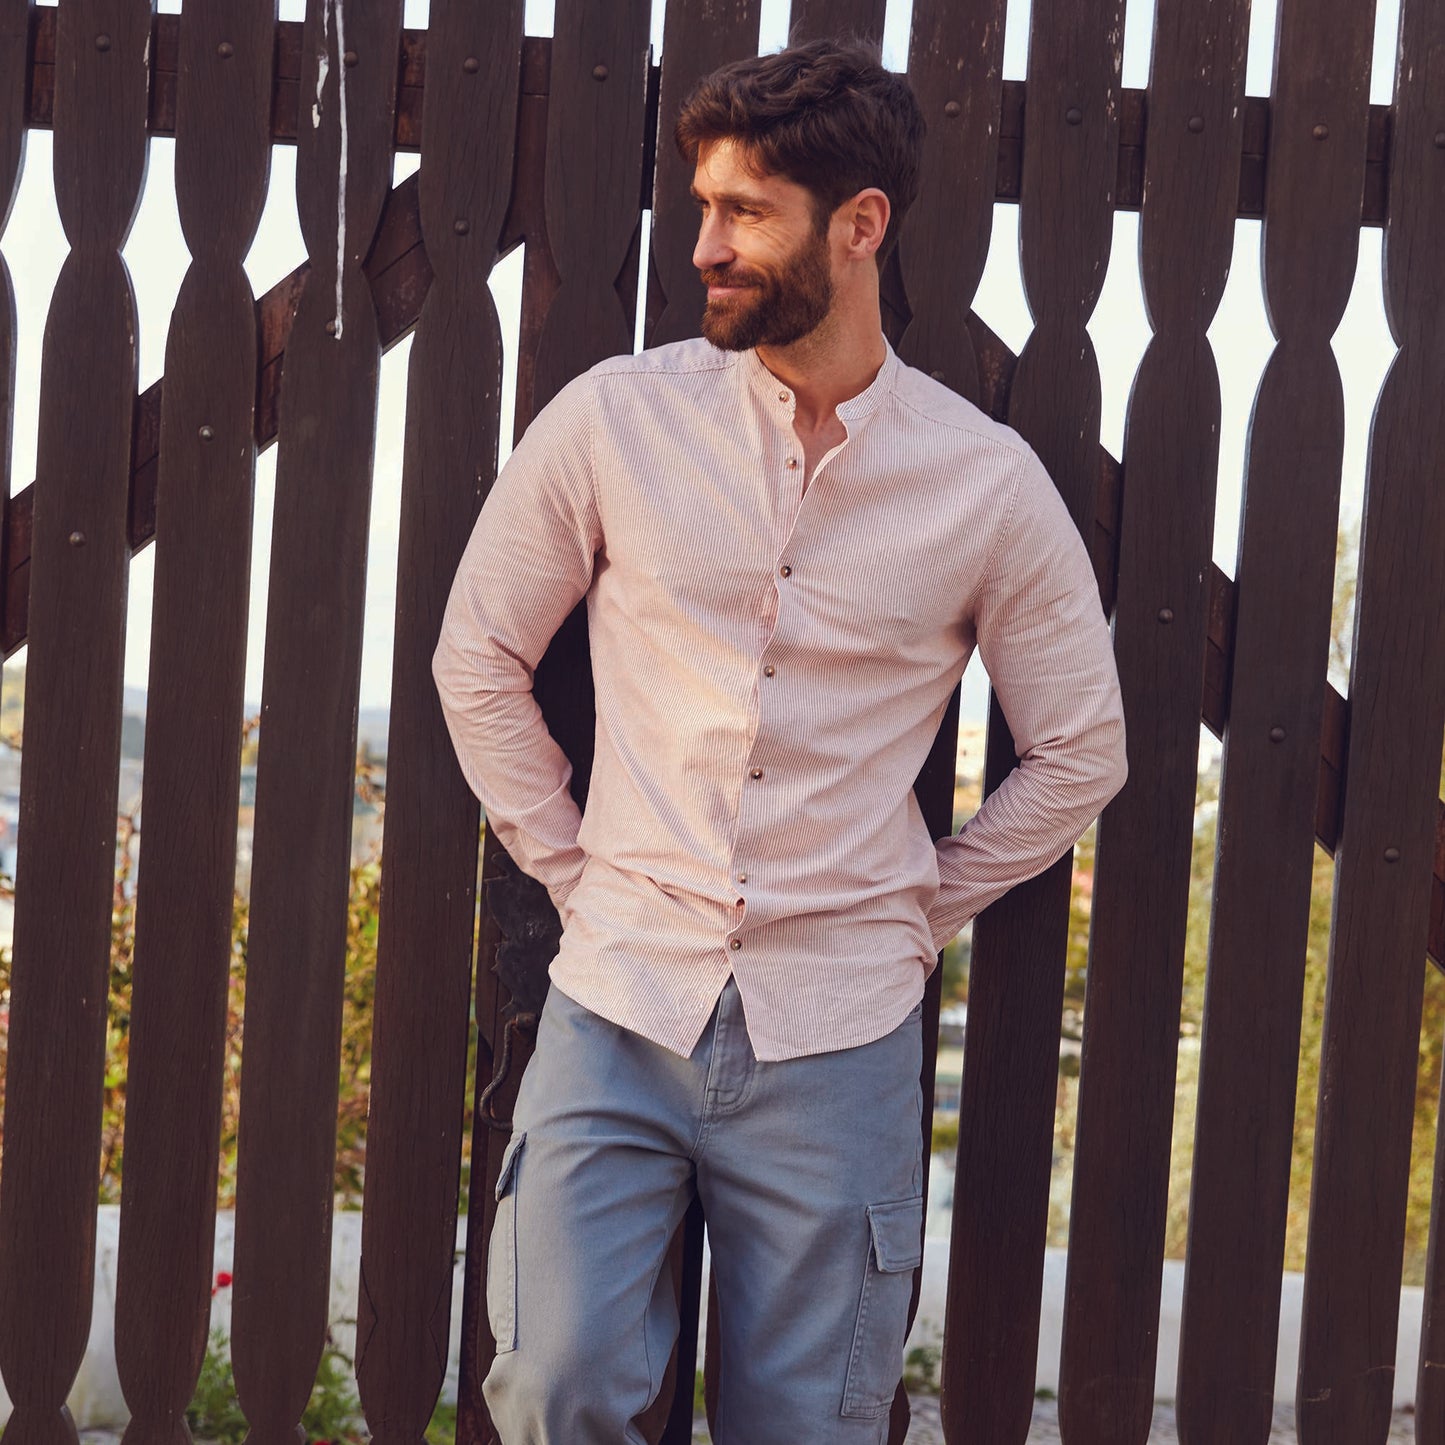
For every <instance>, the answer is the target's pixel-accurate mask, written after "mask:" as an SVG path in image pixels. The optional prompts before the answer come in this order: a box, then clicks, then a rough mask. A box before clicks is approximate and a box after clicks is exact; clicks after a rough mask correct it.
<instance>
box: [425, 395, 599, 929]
mask: <svg viewBox="0 0 1445 1445" xmlns="http://www.w3.org/2000/svg"><path fill="white" fill-rule="evenodd" d="M601 545H602V528H601V522H600V520H599V518H598V513H597V505H596V498H595V495H594V492H593V487H592V464H591V382H590V380H589V379H588V378H587V377H582V378H579V379H578V380H577V381H574V382H572V383H571V384H570V385H569V386H567V387H566V388H564V389H563V390H562V391H561V392H560V393H559V394H558V395H557V397H556V398H555V399H554V400H553V401H552V402H551V403H550V404H549V405H548V406H547V407H546V408H544V409H543V411H542V412H541V413H540V414H539V415H538V416H537V418H536V420H535V421H533V423H532V425H531V427H530V428H528V430H527V433H526V435H525V436H524V437H523V438H522V440H521V442H520V443H519V444H518V446H517V448H516V450H515V451H514V452H513V453H512V455H511V457H510V458H509V459H508V461H507V464H506V465H505V466H504V467H503V468H502V471H501V474H500V475H499V476H498V478H497V481H496V483H495V485H494V486H493V487H492V490H491V494H490V495H489V496H488V498H487V501H486V504H485V506H483V508H482V512H481V515H480V517H478V519H477V525H476V527H475V529H474V530H473V532H472V536H471V540H470V541H469V542H468V543H467V549H466V552H465V553H464V554H463V556H462V562H461V566H460V567H459V568H458V569H457V575H456V580H455V581H454V582H453V584H452V591H451V596H450V598H449V600H448V602H447V610H446V616H445V618H444V620H443V622H442V629H441V637H440V640H439V641H438V643H437V649H436V654H435V656H434V657H433V659H432V675H433V676H434V678H435V679H436V685H437V692H438V693H439V694H440V696H441V702H442V711H443V712H444V713H445V714H446V720H447V728H448V730H449V731H450V732H451V737H452V743H453V745H454V746H455V747H456V750H457V758H458V761H459V762H460V763H461V767H462V773H463V774H464V776H465V777H466V780H467V782H468V783H469V784H470V785H471V788H472V791H473V792H474V793H475V794H476V795H477V797H478V798H480V799H481V802H482V806H483V807H484V808H485V809H486V813H487V826H488V827H489V828H490V829H491V830H492V832H493V833H494V834H495V836H496V838H497V840H498V841H499V842H500V843H501V844H502V845H503V847H505V848H506V850H507V852H508V853H510V854H511V855H512V857H513V859H515V860H516V862H517V864H518V865H519V866H520V867H521V868H522V869H523V870H524V871H525V872H527V873H530V874H531V875H532V876H533V877H534V878H536V879H538V880H539V881H540V882H541V883H543V884H545V885H546V888H547V891H548V893H549V894H550V895H551V897H552V902H553V903H554V904H555V905H556V906H557V908H558V909H559V910H560V909H561V908H562V907H563V905H564V904H565V903H566V901H567V898H568V896H569V895H570V894H571V892H572V890H573V888H574V887H576V885H577V880H578V878H579V877H580V876H581V874H582V865H583V863H584V862H585V856H584V854H583V852H582V849H581V848H580V847H579V846H578V843H577V830H578V828H579V827H580V826H581V821H582V819H581V815H580V813H579V812H578V809H577V804H576V803H575V802H574V801H573V799H572V794H571V792H570V791H569V789H568V783H569V782H570V780H571V777H572V767H571V764H570V763H568V761H567V759H566V757H565V756H564V755H563V753H562V750H561V748H559V747H558V746H557V744H556V742H555V741H554V740H553V738H552V735H551V734H550V733H549V732H548V731H547V725H546V723H545V722H544V721H543V719H542V712H541V709H540V708H539V707H538V706H537V703H536V700H535V699H534V698H533V696H532V675H533V671H534V669H535V668H536V666H537V663H538V661H539V660H540V659H541V656H542V654H543V653H544V652H545V651H546V649H547V644H548V643H549V642H550V641H551V640H552V635H553V634H554V633H555V632H556V631H557V629H558V627H560V626H561V624H562V622H563V621H564V620H565V618H566V617H567V615H568V613H569V612H571V610H572V609H573V607H575V606H576V605H577V602H578V601H579V600H580V599H581V598H582V596H583V595H584V594H585V593H586V591H587V588H588V586H589V585H590V584H591V581H592V568H593V558H594V555H595V554H596V552H597V550H598V548H599V547H600V546H601Z"/></svg>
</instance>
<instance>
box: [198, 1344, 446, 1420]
mask: <svg viewBox="0 0 1445 1445" xmlns="http://www.w3.org/2000/svg"><path fill="white" fill-rule="evenodd" d="M186 1423H187V1424H188V1425H189V1426H190V1428H191V1434H192V1435H193V1436H194V1437H195V1438H196V1439H197V1440H211V1441H215V1442H216V1445H241V1442H242V1441H243V1440H245V1438H246V1434H247V1431H248V1430H249V1429H250V1427H249V1426H248V1425H247V1423H246V1417H245V1415H244V1414H242V1412H241V1406H240V1404H239V1402H238V1401H237V1399H236V1378H235V1375H234V1374H233V1373H232V1370H231V1350H230V1345H229V1343H228V1342H227V1339H226V1336H225V1335H224V1334H223V1333H222V1332H221V1331H220V1330H213V1331H212V1333H211V1338H210V1341H209V1343H208V1344H207V1346H206V1357H205V1359H204V1360H203V1361H202V1362H201V1374H200V1378H199V1380H198V1381H197V1384H196V1392H195V1394H194V1395H193V1396H192V1397H191V1403H190V1405H189V1406H188V1407H187V1409H186ZM301 1428H302V1430H304V1431H305V1433H306V1438H307V1440H309V1441H316V1442H322V1445H342V1442H350V1445H361V1442H362V1441H364V1440H366V1439H367V1438H368V1437H367V1432H366V1426H365V1424H364V1421H363V1417H362V1413H361V1402H360V1401H359V1400H358V1399H357V1396H356V1387H355V1386H354V1384H353V1383H352V1369H351V1361H350V1360H349V1359H348V1358H347V1357H346V1356H345V1355H344V1354H343V1353H342V1352H341V1351H340V1350H338V1349H337V1348H336V1347H335V1345H334V1344H332V1343H331V1339H330V1336H328V1337H327V1342H326V1348H325V1349H324V1350H323V1351H322V1354H321V1364H320V1367H319V1368H318V1369H317V1372H316V1384H315V1385H314V1386H313V1388H312V1391H311V1399H310V1400H309V1401H308V1402H307V1405H306V1411H305V1413H304V1414H303V1415H302V1417H301ZM455 1433H456V1425H455V1410H453V1423H452V1439H454V1438H455Z"/></svg>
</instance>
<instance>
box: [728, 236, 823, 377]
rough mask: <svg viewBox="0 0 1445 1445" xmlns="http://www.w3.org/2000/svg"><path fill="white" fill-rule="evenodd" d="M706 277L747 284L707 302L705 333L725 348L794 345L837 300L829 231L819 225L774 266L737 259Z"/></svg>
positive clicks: (742, 284)
mask: <svg viewBox="0 0 1445 1445" xmlns="http://www.w3.org/2000/svg"><path fill="white" fill-rule="evenodd" d="M702 280H703V283H704V285H707V286H742V287H745V288H747V289H746V290H745V291H744V293H743V294H741V295H738V296H727V297H723V298H721V299H720V300H717V301H711V300H710V301H708V302H707V304H706V306H705V307H704V308H703V313H702V334H703V335H704V336H705V337H706V338H707V339H708V340H709V341H710V342H711V343H712V344H713V345H714V346H716V347H717V348H718V349H719V350H720V351H748V350H751V349H752V348H753V347H755V346H791V345H792V344H793V342H795V341H801V340H802V339H803V338H804V337H805V336H807V335H809V334H810V333H812V332H813V331H815V330H816V329H817V328H818V326H819V324H820V323H821V322H822V321H823V319H824V317H826V316H827V314H828V312H829V310H830V309H831V307H832V305H833V278H832V275H831V273H830V272H829V269H828V241H827V236H826V235H820V234H819V233H818V232H816V231H813V232H811V233H810V234H809V236H808V239H807V240H805V241H804V242H803V243H802V244H801V245H800V246H799V247H798V249H797V250H796V251H795V252H793V254H792V255H791V256H789V257H788V258H787V259H786V260H785V261H784V262H783V263H782V264H781V265H780V266H779V267H778V268H777V270H775V271H772V270H764V269H762V268H759V267H748V266H742V265H739V264H737V263H736V262H735V263H734V264H733V265H731V266H727V267H724V268H721V269H718V270H708V271H704V272H703V273H702Z"/></svg>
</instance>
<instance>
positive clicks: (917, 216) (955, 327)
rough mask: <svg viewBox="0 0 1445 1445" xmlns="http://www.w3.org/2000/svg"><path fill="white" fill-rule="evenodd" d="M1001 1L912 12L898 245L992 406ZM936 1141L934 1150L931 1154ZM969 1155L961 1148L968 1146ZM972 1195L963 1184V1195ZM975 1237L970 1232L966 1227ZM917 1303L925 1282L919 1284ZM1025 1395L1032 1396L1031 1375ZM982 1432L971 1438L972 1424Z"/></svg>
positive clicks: (939, 753)
mask: <svg viewBox="0 0 1445 1445" xmlns="http://www.w3.org/2000/svg"><path fill="white" fill-rule="evenodd" d="M1004 8H1005V7H1004V5H1003V4H1002V3H1001V0H995V3H992V4H984V5H977V6H970V7H960V6H956V5H948V4H943V3H940V0H923V3H920V4H919V5H916V6H915V7H914V12H913V30H912V43H911V47H910V52H909V62H908V76H909V82H910V84H911V85H912V87H913V89H914V92H915V94H916V95H917V97H918V101H919V105H920V106H921V108H922V110H923V114H924V117H925V120H926V122H927V124H928V134H927V138H926V141H925V146H924V155H923V166H922V175H921V189H920V192H919V195H918V197H917V199H916V200H915V202H914V206H913V210H912V211H911V213H910V214H909V216H908V217H907V218H906V220H905V223H904V226H905V229H904V231H903V234H902V237H901V239H900V241H899V248H898V252H897V267H898V280H899V284H900V285H901V287H902V288H903V291H904V303H903V309H904V311H905V312H906V314H908V315H910V316H911V318H912V320H911V322H910V323H909V325H908V326H907V328H906V329H905V330H904V331H903V333H902V335H901V336H900V337H899V338H898V351H899V354H900V355H901V357H902V358H903V360H904V361H906V362H907V363H908V364H909V365H911V366H916V367H919V368H920V369H921V370H923V371H927V372H929V373H931V374H932V375H933V376H934V377H935V378H936V379H938V380H940V381H944V382H946V383H947V384H948V385H950V386H952V387H953V388H954V389H955V390H956V391H959V392H961V393H962V394H963V395H964V396H966V397H968V398H969V399H970V400H971V401H974V402H977V403H980V404H981V403H982V395H981V381H980V367H979V363H978V358H977V355H976V354H975V349H974V342H973V339H972V337H971V335H970V333H969V330H968V328H967V325H966V322H967V318H968V314H969V304H970V302H971V301H972V298H973V296H974V293H975V292H976V291H977V289H978V282H979V279H980V277H981V276H982V274H983V268H984V263H985V261H986V260H987V257H988V246H989V238H990V234H991V230H992V219H993V195H994V187H995V178H996V173H997V169H998V140H997V127H996V126H995V125H994V124H992V123H991V122H992V120H993V118H994V117H995V116H996V115H997V114H998V109H999V101H1000V94H1001V90H1002V56H1003V14H1004ZM957 739H958V718H957V698H956V697H955V700H954V702H953V703H952V704H951V705H950V707H949V713H948V716H947V718H946V720H945V722H944V725H943V727H942V728H941V729H940V732H939V736H938V738H937V739H936V740H935V742H934V746H933V751H932V753H931V755H930V763H929V765H926V766H925V769H924V774H923V775H922V776H921V777H920V779H919V784H918V786H917V787H916V789H915V791H917V792H918V794H919V802H920V806H922V807H923V809H924V815H925V818H926V819H927V821H928V824H929V827H930V830H931V831H932V832H933V834H934V836H936V837H942V836H944V835H945V834H947V833H949V832H951V831H952V829H953V784H954V774H955V771H956V755H957ZM941 983H942V977H941V973H939V972H937V971H936V972H935V973H934V975H933V976H932V977H931V978H930V980H929V986H928V990H927V994H926V997H925V1014H924V1039H925V1041H926V1046H925V1050H924V1059H925V1062H924V1075H925V1078H924V1083H925V1093H926V1100H925V1103H926V1107H925V1111H924V1112H925V1131H926V1132H925V1136H924V1137H925V1141H926V1143H927V1141H928V1139H929V1135H930V1134H931V1132H932V1129H931V1124H932V1108H933V1083H934V1076H935V1068H936V1063H937V1059H936V1052H937V1039H938V995H939V992H940V987H941ZM930 1157H931V1149H929V1148H927V1147H925V1151H924V1158H925V1161H928V1160H929V1159H930ZM960 1157H962V1151H960ZM965 1192H966V1191H958V1196H959V1197H961V1196H962V1195H963V1194H964V1193H965ZM964 1233H965V1234H966V1231H965V1232H964ZM971 1243H972V1240H971V1239H970V1238H966V1237H965V1238H960V1237H959V1235H957V1234H956V1235H955V1238H954V1241H953V1245H952V1248H951V1254H950V1262H951V1269H952V1270H957V1271H959V1273H960V1274H961V1275H962V1274H967V1273H971V1272H972V1271H974V1270H975V1269H977V1267H978V1263H979V1262H978V1260H977V1259H975V1258H974V1257H973V1256H972V1254H971ZM914 1294H915V1300H914V1305H915V1308H916V1305H917V1294H918V1290H917V1289H916V1288H915V1291H914ZM975 1304H976V1300H975V1299H974V1297H972V1296H971V1295H968V1294H967V1293H960V1294H958V1295H956V1296H955V1305H954V1308H953V1309H952V1310H951V1311H950V1319H949V1327H948V1330H947V1332H946V1334H945V1338H944V1358H943V1375H942V1384H943V1400H942V1405H943V1411H944V1418H945V1422H946V1426H947V1428H948V1429H949V1431H950V1432H951V1433H952V1434H953V1435H954V1436H955V1438H957V1439H960V1440H963V1439H967V1438H984V1437H987V1436H989V1435H990V1434H991V1432H992V1431H993V1429H994V1428H995V1424H996V1422H997V1420H998V1418H999V1416H1000V1413H1006V1412H1007V1408H1008V1406H1007V1403H1006V1402H1007V1401H1008V1399H1009V1397H1010V1395H1012V1396H1013V1397H1014V1398H1015V1399H1017V1398H1018V1395H1019V1392H1018V1391H1017V1390H1014V1391H1011V1390H1010V1389H1009V1384H1008V1382H1007V1381H1006V1380H1002V1379H999V1378H998V1377H997V1376H995V1377H994V1378H993V1379H991V1380H990V1382H989V1388H988V1389H987V1390H984V1391H979V1390H976V1389H975V1388H974V1386H975V1383H976V1382H975V1381H974V1380H973V1379H972V1373H973V1368H974V1366H975V1364H976V1363H977V1362H978V1357H979V1354H980V1352H981V1349H982V1351H983V1352H986V1350H987V1346H986V1345H983V1344H982V1341H981V1340H980V1339H979V1337H978V1334H977V1332H976V1329H975V1327H976V1326H977V1325H978V1323H979V1314H978V1312H977V1310H976V1309H975V1308H974V1306H975ZM1024 1394H1025V1395H1026V1396H1028V1397H1029V1398H1031V1397H1032V1380H1030V1381H1029V1382H1028V1385H1027V1388H1026V1389H1025V1390H1024ZM963 1399H968V1400H969V1401H970V1402H971V1404H972V1403H975V1402H976V1403H977V1404H978V1405H979V1407H980V1408H978V1409H977V1411H976V1412H973V1413H971V1414H970V1415H969V1416H967V1417H965V1418H964V1419H955V1415H956V1414H957V1413H958V1412H957V1409H956V1404H955V1402H956V1401H959V1400H963ZM906 1403H907V1402H906V1396H904V1394H903V1393H902V1392H901V1391H900V1394H899V1397H898V1399H896V1400H895V1402H894V1411H893V1421H892V1433H891V1436H890V1439H892V1440H893V1441H894V1442H898V1441H901V1440H902V1439H904V1438H905V1432H906V1427H907V1423H908V1412H907V1408H906ZM970 1429H974V1430H975V1431H976V1433H975V1435H974V1436H973V1437H970V1436H969V1434H968V1431H969V1430H970Z"/></svg>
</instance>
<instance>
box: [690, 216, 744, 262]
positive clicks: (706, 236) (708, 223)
mask: <svg viewBox="0 0 1445 1445" xmlns="http://www.w3.org/2000/svg"><path fill="white" fill-rule="evenodd" d="M733 254H734V253H733V249H732V247H731V246H729V245H728V243H727V237H726V235H725V234H724V231H723V228H722V224H721V222H720V221H719V220H718V219H717V218H716V217H715V216H704V217H703V218H702V221H701V223H700V224H699V226H698V228H697V245H696V246H694V247H693V251H692V264H693V265H694V266H696V267H697V269H698V270H699V271H708V270H712V269H713V268H715V267H718V266H726V265H728V264H729V262H731V261H732V259H733Z"/></svg>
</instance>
